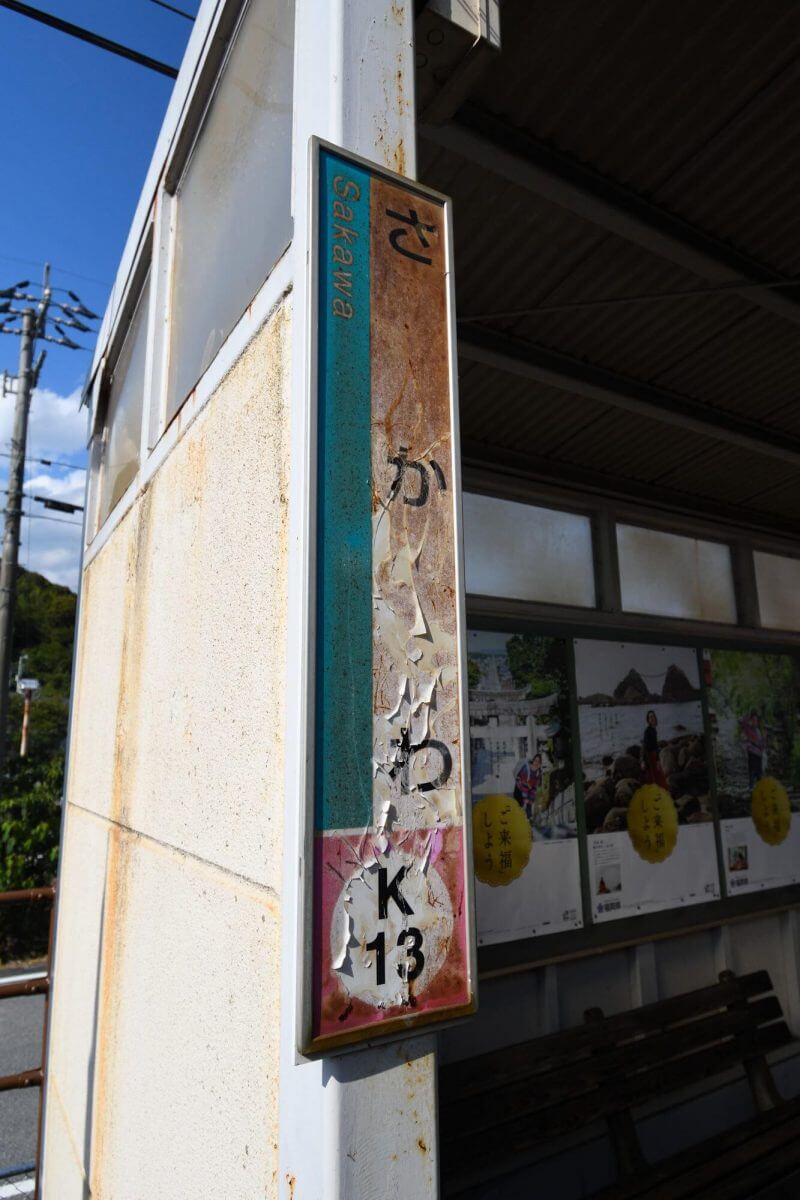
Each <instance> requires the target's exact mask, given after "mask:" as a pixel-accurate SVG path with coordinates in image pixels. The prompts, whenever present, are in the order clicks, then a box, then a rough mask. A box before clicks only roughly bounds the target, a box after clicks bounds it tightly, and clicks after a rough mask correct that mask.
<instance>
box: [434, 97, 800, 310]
mask: <svg viewBox="0 0 800 1200" xmlns="http://www.w3.org/2000/svg"><path fill="white" fill-rule="evenodd" d="M419 134H420V136H421V137H423V138H425V140H426V141H429V142H433V143H434V144H436V145H437V146H442V147H443V148H444V149H446V150H450V151H452V152H453V153H455V154H458V155H459V156H460V157H462V158H465V159H468V160H469V161H470V162H473V163H475V164H476V165H477V166H480V167H483V168H484V169H486V170H487V171H492V172H493V173H494V174H495V175H499V176H501V177H502V178H503V179H507V180H508V181H509V183H513V184H516V185H517V186H518V187H522V188H526V189H527V190H528V191H530V192H535V193H536V194H537V195H539V196H541V197H542V198H543V199H545V200H548V201H550V202H551V203H552V204H557V205H559V206H560V207H561V208H565V209H567V210H569V211H570V212H573V213H575V215H576V216H579V217H582V218H583V219H584V220H586V221H591V222H592V224H594V225H598V226H600V227H601V228H602V229H605V230H607V231H608V232H609V233H614V234H616V235H617V236H618V237H622V238H625V240H626V241H629V242H634V243H635V244H636V245H638V246H641V247H642V248H643V249H644V250H647V251H649V252H650V253H651V254H656V255H658V256H659V257H660V258H664V259H667V260H668V261H669V262H672V263H675V264H676V265H677V266H680V267H685V268H686V270H688V271H691V272H692V273H693V274H694V275H698V276H699V277H700V278H702V279H710V280H713V281H715V282H717V283H731V284H736V283H741V284H743V285H744V286H743V289H742V292H741V293H738V292H737V295H738V294H741V295H742V296H743V297H744V299H746V300H747V301H748V303H750V304H753V305H757V306H759V307H760V308H765V309H767V310H768V311H770V312H773V313H777V314H778V315H779V316H781V317H783V318H784V319H785V320H788V321H794V322H795V324H800V284H797V285H796V287H797V288H798V299H793V297H792V295H789V294H787V288H786V286H785V285H786V283H787V279H788V277H787V276H785V275H781V274H779V273H778V272H777V271H774V270H772V268H770V267H765V266H764V265H763V264H762V263H759V262H756V261H754V260H753V259H751V258H750V257H749V256H748V255H746V254H742V253H740V252H739V251H738V250H735V249H734V248H733V247H732V246H729V245H728V244H727V243H725V242H722V241H719V240H718V239H717V238H714V237H712V236H710V235H709V234H707V233H704V232H703V231H702V230H700V229H697V228H695V227H694V226H693V225H691V224H690V223H689V222H688V221H684V220H682V219H681V218H680V217H677V216H675V215H674V214H673V213H670V212H667V211H666V210H665V209H663V208H659V207H658V206H657V205H655V204H651V203H650V202H649V201H648V200H645V199H644V198H643V197H642V196H639V195H637V194H636V193H635V192H632V191H630V190H629V189H628V188H625V187H622V186H621V185H620V184H618V183H615V182H614V181H613V180H611V179H607V178H606V177H605V176H603V175H600V174H599V173H598V172H596V171H593V170H592V169H591V168H589V167H586V166H583V165H582V164H581V163H577V162H575V161H574V160H572V159H570V158H568V157H567V156H566V155H563V154H560V153H559V152H557V151H555V150H553V149H551V148H550V147H549V146H547V145H546V144H545V143H543V142H541V141H538V140H537V139H535V138H532V137H530V136H529V135H528V134H526V133H524V132H522V131H521V130H518V129H514V128H513V127H512V126H511V125H509V124H508V123H507V122H506V121H503V120H502V119H501V118H498V117H495V116H492V115H491V114H490V113H486V112H484V111H482V110H481V109H479V108H477V107H476V106H475V105H473V104H466V105H464V106H463V107H462V108H461V110H460V111H459V114H458V119H457V120H452V121H447V122H445V123H443V124H441V125H431V124H422V125H420V127H419ZM769 283H775V284H780V285H782V286H781V287H780V288H778V289H776V290H775V291H771V290H770V289H769V288H768V287H767V288H761V289H759V290H753V289H752V285H753V284H769ZM747 285H751V287H750V290H748V288H747Z"/></svg>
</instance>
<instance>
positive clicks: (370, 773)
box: [302, 140, 474, 1052]
mask: <svg viewBox="0 0 800 1200" xmlns="http://www.w3.org/2000/svg"><path fill="white" fill-rule="evenodd" d="M312 153H313V156H314V170H313V171H312V177H313V189H314V195H313V209H312V211H313V214H314V216H313V220H314V222H315V228H314V235H315V236H314V238H313V242H314V261H313V263H312V285H313V286H312V301H311V303H312V305H315V308H314V309H313V310H312V311H313V313H314V314H315V315H316V322H313V324H314V326H315V331H316V348H315V356H316V362H315V367H316V369H315V372H314V379H315V382H314V385H313V386H314V398H315V401H316V457H317V469H316V489H317V495H316V505H315V514H316V538H315V544H316V564H315V612H316V622H315V625H316V636H315V663H316V671H315V697H314V705H313V708H314V762H313V773H312V774H313V782H312V783H311V787H310V789H309V791H310V807H311V806H313V816H312V817H310V836H309V837H308V838H307V852H308V853H307V863H308V864H309V865H310V864H313V869H312V870H311V872H310V879H309V888H308V892H307V904H306V911H307V914H308V921H307V925H308V928H307V931H306V932H307V937H308V948H309V951H310V953H309V956H308V960H307V961H308V964H309V966H308V970H307V978H306V997H307V1001H306V1005H305V1008H306V1012H305V1021H304V1034H303V1038H302V1049H303V1050H304V1051H306V1052H313V1051H320V1050H325V1049H329V1048H332V1047H336V1046H341V1045H346V1044H347V1043H349V1042H354V1041H360V1040H363V1039H365V1038H373V1037H376V1036H380V1035H382V1034H386V1033H397V1032H398V1031H403V1030H409V1031H411V1030H413V1029H415V1028H416V1027H418V1026H420V1025H423V1024H425V1023H428V1022H431V1021H437V1020H443V1019H451V1018H452V1017H454V1016H457V1015H464V1014H466V1013H468V1012H471V1011H472V1010H473V1006H474V994H473V962H474V945H473V932H472V914H471V900H470V877H469V869H470V863H471V855H470V846H469V828H468V826H469V821H467V820H465V762H464V751H465V747H468V744H469V743H468V741H467V738H468V729H467V719H466V718H467V712H466V692H465V689H464V687H463V679H464V671H463V665H464V651H463V646H464V612H463V594H464V592H463V573H462V564H461V538H460V483H459V463H458V442H457V431H458V420H457V402H456V380H455V352H454V336H453V319H454V318H453V274H452V261H451V255H452V233H451V222H450V211H449V202H448V201H447V200H446V198H445V197H443V196H440V195H438V194H437V193H435V192H431V191H430V190H428V189H426V188H423V187H420V186H419V185H417V184H415V183H412V182H410V181H409V180H406V179H404V178H402V177H400V176H396V175H393V174H391V173H389V172H384V171H382V170H381V169H380V168H378V167H376V166H374V165H373V164H370V163H367V162H364V161H362V160H360V159H356V158H353V157H352V156H350V155H348V154H346V153H345V152H344V151H341V150H339V149H337V148H335V147H332V146H328V145H326V144H325V143H322V142H319V141H316V140H315V141H314V143H313V145H312Z"/></svg>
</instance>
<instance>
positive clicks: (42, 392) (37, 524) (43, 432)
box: [0, 388, 87, 590]
mask: <svg viewBox="0 0 800 1200" xmlns="http://www.w3.org/2000/svg"><path fill="white" fill-rule="evenodd" d="M13 415H14V399H13V397H12V396H6V397H5V399H4V400H3V402H2V405H1V406H0V450H2V452H3V457H0V487H2V488H6V487H7V486H8V484H7V479H8V466H9V460H8V458H7V457H5V456H6V455H7V454H8V450H9V441H10V437H11V428H12V422H13ZM86 435H87V413H86V409H85V408H84V409H81V407H80V391H78V390H76V391H74V392H72V393H71V395H69V396H61V395H59V393H58V392H53V391H51V390H50V389H49V388H37V389H36V390H35V391H34V393H33V400H32V402H31V414H30V420H29V423H28V446H27V458H28V459H40V458H49V459H56V460H59V461H67V462H69V463H75V464H76V466H77V467H80V466H82V465H83V464H84V463H85V462H86ZM85 484H86V474H85V472H84V471H82V470H79V469H72V468H64V467H46V466H44V465H43V464H41V463H37V462H28V463H27V464H26V470H25V488H24V490H25V492H26V493H27V494H28V495H29V496H32V495H37V496H47V497H52V498H54V499H57V500H64V501H67V502H68V503H70V504H79V505H82V504H83V502H84V500H83V497H84V488H85ZM0 499H1V500H5V495H2V496H0ZM0 507H4V505H3V506H0ZM23 507H24V509H25V511H26V512H29V513H31V514H32V516H31V517H29V518H27V519H24V520H23V522H22V537H21V545H20V563H21V565H22V566H23V567H26V568H27V569H28V570H30V571H38V572H39V573H40V574H41V575H44V576H45V577H46V578H47V579H51V580H52V581H53V582H54V583H61V584H65V585H66V586H67V587H70V588H72V589H73V590H76V589H77V586H78V567H79V564H80V553H81V530H80V522H81V517H82V514H81V513H79V512H78V513H74V514H69V513H63V514H62V513H56V512H52V511H51V510H48V509H45V508H44V506H43V505H42V504H39V503H37V502H35V501H33V500H28V501H26V502H25V504H24V506H23Z"/></svg>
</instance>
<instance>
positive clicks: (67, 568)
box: [0, 0, 199, 587]
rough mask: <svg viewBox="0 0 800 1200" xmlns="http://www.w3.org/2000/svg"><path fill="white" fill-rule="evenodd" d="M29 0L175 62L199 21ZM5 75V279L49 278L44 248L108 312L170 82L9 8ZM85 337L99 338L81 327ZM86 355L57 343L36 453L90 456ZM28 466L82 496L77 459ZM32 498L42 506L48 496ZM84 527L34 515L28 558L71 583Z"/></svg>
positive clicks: (26, 533)
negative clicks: (82, 406)
mask: <svg viewBox="0 0 800 1200" xmlns="http://www.w3.org/2000/svg"><path fill="white" fill-rule="evenodd" d="M30 3H31V4H32V5H33V6H34V7H37V8H41V9H43V10H45V11H47V12H51V13H54V14H56V15H57V16H60V17H63V18H64V19H65V20H68V21H71V22H73V23H74V24H76V25H82V26H84V27H86V28H88V29H91V30H93V31H94V32H96V33H100V34H102V35H103V36H105V37H108V38H111V39H113V40H114V41H118V42H122V43H124V44H125V45H127V46H130V47H132V48H133V49H136V50H139V51H141V52H142V53H144V54H148V55H150V56H151V57H152V58H156V59H159V60H160V61H162V62H166V63H169V64H171V65H173V66H179V65H180V61H181V58H182V56H183V51H184V48H185V45H186V42H187V40H188V37H189V34H190V32H191V24H190V23H189V22H188V21H186V20H184V19H183V18H182V17H179V16H176V15H174V14H173V13H171V12H167V11H165V10H164V9H162V8H159V7H158V6H157V5H155V4H153V3H151V0H30ZM174 3H175V4H176V6H177V7H179V8H183V9H185V10H186V11H189V12H192V13H195V12H196V11H197V9H198V7H199V0H174ZM0 78H2V80H3V96H4V102H5V106H6V112H5V117H6V119H5V120H4V122H3V132H2V139H0V145H1V146H2V159H3V171H4V176H5V180H6V184H5V187H4V188H3V189H2V199H0V288H2V287H6V286H8V285H10V284H13V283H16V282H17V281H18V280H22V279H31V280H38V279H40V278H41V271H42V264H43V263H44V262H45V261H49V262H50V263H51V264H52V282H53V283H54V284H58V285H60V286H61V287H64V288H71V289H72V290H73V291H75V292H77V293H78V294H79V295H80V296H81V298H82V299H83V301H84V303H85V304H86V305H88V307H89V308H91V309H93V310H94V311H95V312H97V313H100V314H102V313H103V311H104V309H105V303H106V298H107V296H108V291H109V288H110V285H111V283H112V281H113V279H114V276H115V274H116V269H117V264H118V262H119V259H120V256H121V254H122V250H123V247H124V244H125V238H126V236H127V233H128V228H129V225H130V222H131V219H132V217H133V213H134V210H135V208H136V203H137V201H138V198H139V192H140V189H141V186H142V184H143V182H144V177H145V172H146V171H147V167H148V165H149V162H150V156H151V154H152V151H153V147H154V146H155V142H156V138H157V136H158V131H159V128H160V126H161V121H162V119H163V116H164V112H165V110H166V106H167V103H168V101H169V97H170V93H171V91H172V86H173V81H172V80H171V79H169V78H167V77H166V76H162V75H158V74H156V73H155V72H153V71H150V70H146V69H145V68H144V67H140V66H136V65H135V64H133V63H130V62H127V61H125V60H124V59H121V58H118V57H116V56H115V55H111V54H108V53H106V52H105V51H102V50H99V49H97V48H95V47H93V46H88V45H85V44H83V43H81V42H78V41H76V40H75V39H73V38H70V37H67V36H66V35H65V34H63V33H59V32H57V31H56V30H52V29H48V28H46V27H44V26H42V25H39V24H37V23H34V22H33V21H31V20H29V19H27V18H25V17H22V16H18V15H17V14H16V13H12V12H9V11H8V10H7V9H2V8H0ZM65 298H66V297H65ZM76 340H80V341H81V343H82V344H83V345H86V346H89V347H91V345H92V338H91V337H87V336H86V335H81V336H80V338H77V337H76ZM18 352H19V339H18V338H15V337H10V336H8V335H2V336H0V372H1V371H2V370H4V369H5V370H8V371H10V372H12V373H14V372H15V371H16V366H17V355H18ZM89 363H90V354H88V353H86V352H83V351H69V350H65V349H64V348H63V347H58V346H54V345H52V344H48V346H47V361H46V363H45V366H44V370H43V371H42V376H41V380H40V391H39V393H38V394H37V395H36V396H35V398H34V404H33V409H32V418H31V428H30V442H29V446H28V453H29V455H30V456H32V457H42V458H56V457H57V458H59V459H63V460H65V461H67V462H71V463H79V464H83V463H85V451H84V442H85V426H86V420H85V412H84V413H83V414H81V413H79V412H78V394H79V392H80V389H81V386H82V384H83V380H84V378H85V374H86V371H87V369H88V367H89ZM12 404H13V400H12V399H11V398H10V397H8V396H7V397H5V398H4V399H0V451H7V449H8V445H7V442H8V437H9V432H10V426H11V407H12ZM7 464H8V460H7V459H6V458H4V457H0V487H6V483H5V482H4V481H5V479H6V477H7ZM28 472H29V476H30V482H29V484H27V485H26V490H28V491H32V490H36V491H37V493H40V494H47V495H54V496H60V497H64V498H68V499H75V500H77V502H78V503H80V502H81V500H80V496H81V495H82V488H83V478H84V476H83V474H82V473H81V472H76V471H70V470H69V469H67V468H59V469H48V468H46V467H43V466H41V465H37V464H35V463H31V464H29V466H28ZM31 485H34V486H33V487H32V486H31ZM0 498H2V497H0ZM28 507H29V508H30V510H31V511H32V512H37V513H39V514H41V515H42V516H43V515H44V513H45V510H44V509H43V508H42V507H41V505H36V504H32V503H31V504H29V505H28ZM76 519H77V518H76ZM79 540H80V530H79V529H78V528H77V527H76V526H75V525H69V524H64V525H63V526H62V527H61V528H59V527H58V526H57V525H56V524H55V522H54V521H45V520H41V519H36V520H26V521H24V522H23V537H22V548H21V555H20V561H21V563H22V565H23V566H30V567H31V569H33V570H38V571H41V572H42V574H44V575H47V576H48V577H49V578H52V579H54V580H56V581H57V582H59V583H67V584H68V585H69V586H72V587H75V586H76V582H77V563H78V553H79Z"/></svg>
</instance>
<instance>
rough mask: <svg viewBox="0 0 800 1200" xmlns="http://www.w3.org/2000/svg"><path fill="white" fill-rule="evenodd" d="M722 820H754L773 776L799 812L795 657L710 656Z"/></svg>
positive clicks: (799, 689)
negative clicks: (755, 798) (757, 795)
mask: <svg viewBox="0 0 800 1200" xmlns="http://www.w3.org/2000/svg"><path fill="white" fill-rule="evenodd" d="M707 661H708V664H709V668H710V674H711V687H710V691H709V708H710V713H709V715H710V719H711V730H712V735H713V740H714V762H715V765H716V773H717V792H718V795H717V800H718V803H719V811H720V816H721V817H723V818H725V817H749V816H750V804H751V794H752V791H753V788H754V787H755V785H756V784H757V783H758V782H759V780H760V779H763V778H764V777H765V776H767V775H769V776H770V777H772V778H774V779H777V780H778V781H779V782H780V783H781V784H782V785H783V786H784V788H786V791H787V793H788V795H789V799H790V801H791V806H792V809H793V810H794V811H797V810H798V809H800V662H798V660H797V659H796V658H795V657H794V656H793V655H790V654H759V653H754V652H751V651H742V650H711V651H709V652H708V653H707Z"/></svg>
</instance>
